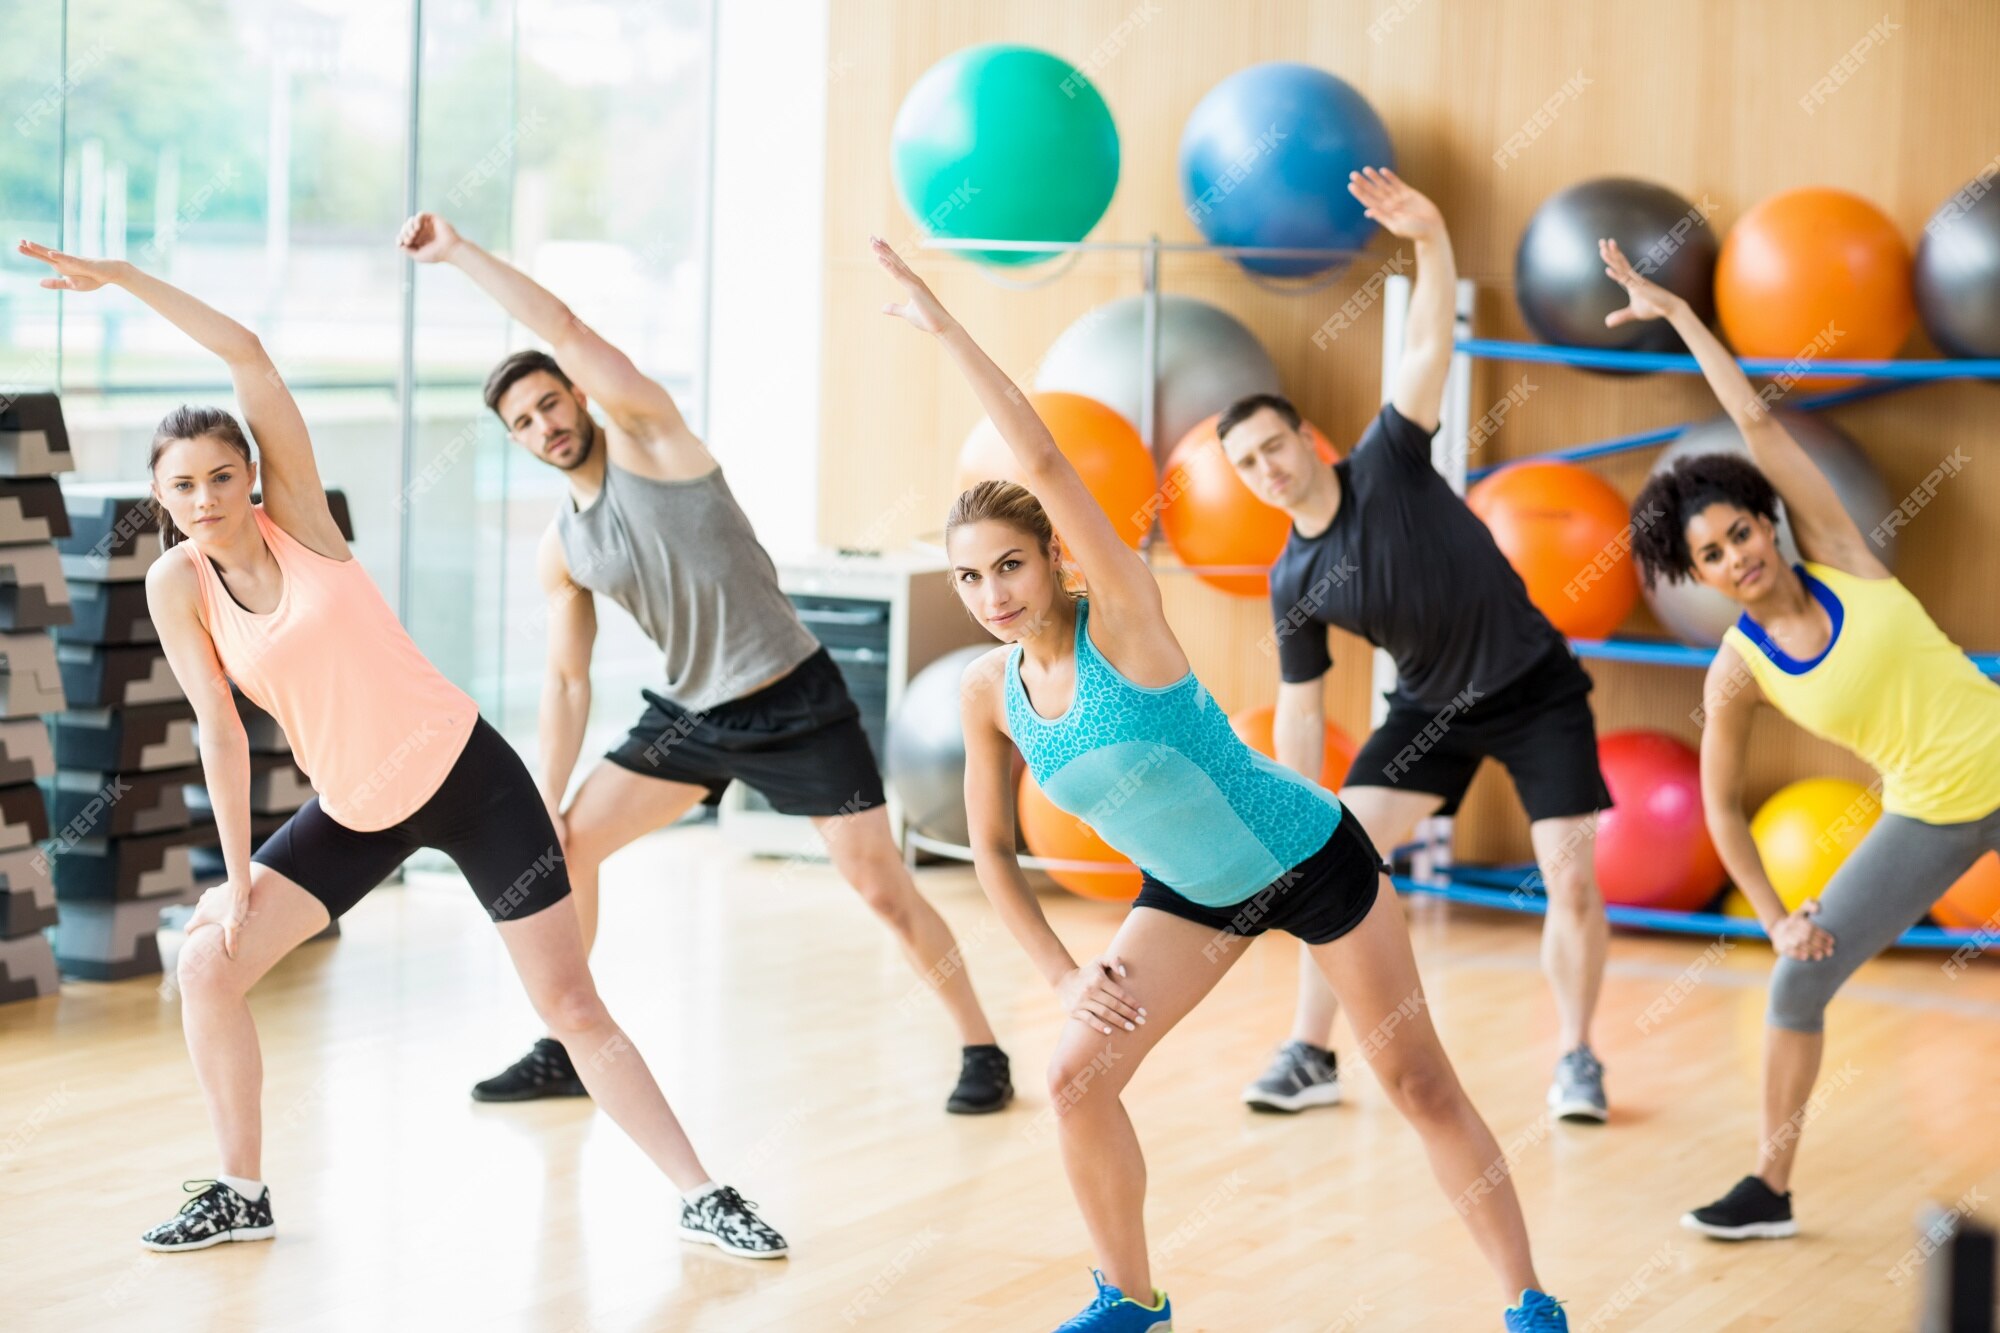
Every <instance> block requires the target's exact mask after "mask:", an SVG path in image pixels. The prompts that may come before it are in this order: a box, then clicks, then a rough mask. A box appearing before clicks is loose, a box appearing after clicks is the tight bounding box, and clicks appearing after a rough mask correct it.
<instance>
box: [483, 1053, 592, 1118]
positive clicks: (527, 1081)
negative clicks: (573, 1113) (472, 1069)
mask: <svg viewBox="0 0 2000 1333" xmlns="http://www.w3.org/2000/svg"><path fill="white" fill-rule="evenodd" d="M589 1095H590V1094H589V1093H588V1092H586V1091H584V1087H583V1080H582V1079H580V1078H578V1077H577V1076H576V1066H575V1065H573V1064H571V1063H570V1062H569V1052H568V1051H566V1050H564V1049H563V1044H562V1043H561V1042H559V1041H557V1040H556V1039H555V1038H554V1037H543V1038H542V1039H541V1040H540V1041H538V1042H536V1043H535V1044H534V1045H533V1046H532V1047H530V1048H529V1050H528V1053H527V1054H526V1055H524V1056H522V1057H521V1058H520V1059H518V1060H516V1061H515V1062H514V1063H513V1064H512V1065H510V1066H508V1068H507V1069H505V1070H503V1071H502V1072H500V1073H498V1074H495V1075H494V1076H493V1077H492V1078H489V1079H487V1080H486V1081H485V1082H484V1083H475V1084H473V1085H472V1100H474V1101H476V1102H531V1101H533V1100H535V1099H536V1098H537V1097H588V1096H589Z"/></svg>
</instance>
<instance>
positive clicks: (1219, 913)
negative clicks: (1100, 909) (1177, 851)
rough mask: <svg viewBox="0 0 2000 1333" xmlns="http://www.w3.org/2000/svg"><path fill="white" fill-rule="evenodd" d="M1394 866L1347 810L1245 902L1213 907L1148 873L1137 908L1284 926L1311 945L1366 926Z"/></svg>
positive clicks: (1235, 924) (1222, 927)
mask: <svg viewBox="0 0 2000 1333" xmlns="http://www.w3.org/2000/svg"><path fill="white" fill-rule="evenodd" d="M1388 868H1389V867H1388V866H1386V865H1384V864H1383V863H1382V856H1381V854H1380V853H1379V852H1377V851H1376V850H1375V844H1374V843H1372V842H1370V841H1369V840H1368V831H1367V830H1366V829H1364V828H1362V827H1361V821H1360V820H1358V819H1356V818H1355V817H1354V816H1353V815H1352V814H1349V813H1348V812H1346V811H1342V812H1341V816H1340V823H1338V824H1336V825H1335V826H1334V829H1333V833H1332V834H1331V835H1330V836H1329V837H1328V838H1327V840H1326V842H1325V843H1324V844H1322V845H1321V847H1320V849H1319V850H1318V851H1316V852H1314V853H1313V854H1312V855H1311V856H1308V857H1307V858H1306V859H1305V860H1303V861H1301V862H1299V863H1298V864H1297V865H1295V866H1293V867H1292V868H1291V869H1290V870H1288V871H1286V872H1285V873H1284V874H1282V875H1280V876H1278V878H1276V879H1274V880H1272V881H1271V882H1270V883H1269V884H1267V885H1265V886H1264V887H1263V888H1261V889H1259V890H1258V891H1257V892H1256V893H1253V894H1251V895H1250V896H1249V897H1248V898H1246V899H1244V900H1243V901H1242V902H1240V903H1236V904H1234V905H1232V906H1229V907H1207V906H1204V905H1203V904H1201V903H1198V902H1195V901H1193V900H1192V899H1189V898H1184V897H1182V896H1181V895H1180V894H1178V893H1176V892H1174V890H1172V889H1170V888H1168V887H1167V886H1166V885H1165V884H1162V883H1161V882H1160V881H1159V880H1157V879H1154V878H1153V877H1152V876H1151V875H1144V874H1142V875H1141V876H1140V880H1139V896H1138V897H1137V898H1136V899H1134V900H1133V902H1132V906H1134V907H1150V908H1152V909H1153V910H1154V911H1156V912H1165V913H1167V914H1168V915H1169V916H1177V917H1180V918H1182V919H1183V920H1187V921H1193V922H1196V923H1197V924H1199V925H1204V926H1209V927H1211V928H1213V929H1215V930H1218V931H1221V932H1223V933H1224V934H1227V935H1243V936H1246V937H1248V936H1255V935H1262V934H1263V933H1264V932H1265V931H1267V930H1282V931H1284V932H1285V933H1286V934H1288V935H1296V936H1297V937H1298V938H1299V939H1302V940H1304V941H1305V942H1306V943H1307V944H1325V943H1326V942H1327V941H1329V940H1337V939H1339V938H1340V937H1341V936H1342V935H1345V934H1346V933H1347V932H1348V931H1350V930H1353V929H1354V928H1355V927H1356V926H1358V925H1360V924H1361V920H1362V918H1363V917H1365V916H1367V915H1368V909H1369V908H1371V907H1373V906H1374V905H1375V894H1376V891H1377V889H1379V888H1380V887H1381V883H1382V874H1383V872H1385V871H1387V870H1388Z"/></svg>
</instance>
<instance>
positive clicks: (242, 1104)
mask: <svg viewBox="0 0 2000 1333" xmlns="http://www.w3.org/2000/svg"><path fill="white" fill-rule="evenodd" d="M327 920H328V917H327V912H326V908H325V907H324V906H323V905H322V904H321V903H320V901H319V899H317V898H315V897H313V896H312V895H311V894H310V893H307V892H306V891H305V890H304V889H302V888H300V887H299V886H298V885H297V884H295V883H293V882H292V881H291V880H289V879H287V878H285V876H283V875H280V874H279V873H278V872H277V871H275V870H272V869H271V868H270V867H269V866H264V865H259V864H257V863H255V862H252V863H251V866H250V916H249V919H248V920H247V921H246V922H245V923H244V925H243V928H242V929H241V930H239V931H237V932H236V956H235V957H234V958H231V957H230V956H229V955H227V954H225V953H224V952H223V951H222V928H221V927H220V926H215V925H203V926H200V927H198V928H197V929H195V930H194V931H193V932H192V933H191V934H190V935H189V936H188V937H187V941H186V943H184V944H183V945H182V946H181V955H180V958H179V959H178V960H177V963H176V966H175V980H176V982H177V984H178V986H179V988H180V995H181V1030H182V1031H183V1032H185V1033H186V1034H187V1044H188V1057H189V1058H190V1059H191V1060H193V1062H194V1072H195V1077H196V1078H197V1079H198V1080H199V1081H200V1083H201V1095H202V1100H203V1101H205V1102H206V1103H207V1105H208V1123H209V1126H210V1127H211V1128H212V1129H213V1130H214V1132H215V1142H216V1146H217V1147H218V1148H219V1149H220V1150H221V1153H222V1174H224V1175H226V1176H242V1177H244V1178H245V1179H249V1180H261V1179H263V1175H264V1172H263V1146H264V1143H263V1139H264V1118H263V1093H264V1055H263V1052H262V1050H261V1049H260V1048H259V1046H258V1044H257V1025H256V1023H255V1022H254V1021H253V1020H252V1019H251V1017H250V1001H249V993H250V988H251V987H252V986H254V985H256V984H257V982H258V981H259V980H260V979H261V978H262V977H263V975H264V974H265V973H266V972H268V971H270V970H271V967H272V965H273V964H275V963H276V962H277V961H278V960H279V959H280V958H283V957H284V956H285V955H286V954H288V953H290V952H291V951H292V950H293V949H295V948H297V947H298V946H299V945H300V944H301V943H303V942H304V941H306V940H309V939H311V938H312V937H313V936H314V935H317V934H319V932H320V931H322V930H325V929H326V923H327Z"/></svg>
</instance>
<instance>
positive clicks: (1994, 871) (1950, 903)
mask: <svg viewBox="0 0 2000 1333" xmlns="http://www.w3.org/2000/svg"><path fill="white" fill-rule="evenodd" d="M1931 915H1932V916H1934V917H1936V918H1937V919H1938V924H1940V925H1944V926H1949V927H1951V928H1952V929H1953V930H1984V931H1988V932H2000V855H1996V854H1995V853H1993V852H1988V853H1986V855H1984V856H1982V857H1980V858H1979V859H1978V860H1977V861H1974V862H1973V863H1972V869H1970V870H1968V871H1966V872H1965V873H1964V874H1963V875H1960V876H1959V877H1958V882H1957V883H1955V884H1953V885H1952V886H1951V887H1950V888H1949V889H1946V890H1945V893H1944V897H1942V898H1940V899H1938V901H1937V905H1936V906H1934V907H1932V908H1931ZM1986 947H1987V948H1989V949H1990V948H1995V947H2000V939H1995V940H1993V941H1990V942H1988V944H1987V946H1986Z"/></svg>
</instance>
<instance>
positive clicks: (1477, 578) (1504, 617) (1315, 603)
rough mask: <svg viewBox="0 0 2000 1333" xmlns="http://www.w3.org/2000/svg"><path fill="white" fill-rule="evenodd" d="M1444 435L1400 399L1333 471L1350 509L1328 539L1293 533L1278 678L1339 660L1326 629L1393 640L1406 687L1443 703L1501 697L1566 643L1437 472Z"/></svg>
mask: <svg viewBox="0 0 2000 1333" xmlns="http://www.w3.org/2000/svg"><path fill="white" fill-rule="evenodd" d="M1430 436H1431V433H1430V432H1428V431H1425V430H1424V429H1423V428H1422V427H1421V426H1417V425H1415V424H1413V423H1412V422H1411V421H1410V420H1409V419H1408V418H1406V417H1404V416H1403V414H1402V413H1400V412H1398V411H1397V410H1396V409H1395V407H1394V406H1393V405H1391V404H1387V403H1385V404H1383V406H1382V411H1381V413H1380V414H1379V415H1378V416H1377V417H1376V418H1375V420H1374V421H1372V422H1370V423H1369V426H1368V429H1367V430H1366V431H1364V432H1362V435H1361V442H1360V443H1359V444H1357V445H1355V446H1354V450H1353V452H1352V453H1350V454H1349V455H1348V456H1347V457H1346V458H1343V459H1341V460H1340V461H1339V462H1337V463H1335V464H1334V465H1333V469H1334V472H1335V474H1336V475H1337V476H1338V477H1339V478H1340V497H1341V498H1340V509H1339V510H1338V511H1337V512H1336V513H1335V514H1334V516H1333V522H1332V523H1331V524H1329V525H1328V526H1327V529H1326V531H1325V532H1322V533H1321V534H1320V535H1319V536H1317V537H1301V536H1300V535H1299V532H1298V529H1297V528H1293V529H1292V535H1291V538H1290V539H1289V540H1288V541H1287V542H1286V543H1285V549H1284V552H1283V553H1282V554H1281V555H1279V557H1278V562H1277V563H1276V564H1275V565H1273V566H1271V615H1272V619H1273V621H1274V622H1275V625H1276V630H1275V633H1276V637H1277V641H1278V669H1279V673H1280V674H1281V675H1282V676H1283V677H1284V679H1285V680H1286V681H1289V682H1302V681H1310V680H1317V679H1319V678H1320V677H1321V676H1323V675H1325V674H1326V673H1327V671H1328V670H1329V669H1331V668H1332V666H1333V656H1332V654H1330V653H1329V652H1328V651H1327V646H1326V626H1328V625H1338V626H1340V628H1342V629H1344V630H1347V631H1349V632H1350V633H1353V634H1358V635H1360V636H1361V637H1362V638H1364V639H1366V640H1368V642H1370V643H1372V644H1374V645H1375V646H1377V647H1378V648H1385V649H1387V650H1388V652H1389V655H1390V656H1391V657H1392V658H1394V659H1395V662H1396V676H1397V689H1398V692H1399V693H1400V694H1402V695H1403V696H1404V697H1405V698H1407V699H1409V700H1411V701H1413V702H1415V703H1418V704H1421V705H1425V706H1434V707H1442V706H1443V705H1444V704H1445V703H1447V702H1448V701H1449V700H1451V699H1452V698H1453V697H1454V696H1455V695H1457V694H1458V693H1459V692H1460V691H1462V690H1464V689H1466V688H1467V687H1470V688H1472V689H1474V690H1476V691H1478V692H1479V694H1480V695H1486V694H1491V693H1493V692H1494V691H1496V690H1499V689H1501V688H1503V687H1504V686H1506V685H1509V684H1511V683H1513V682H1514V681H1515V680H1517V679H1519V678H1520V676H1521V675H1522V674H1523V673H1525V672H1526V671H1527V670H1528V668H1529V667H1531V666H1533V665H1534V664H1535V663H1536V662H1537V661H1539V660H1540V659H1541V657H1542V656H1543V654H1545V653H1547V652H1548V651H1549V650H1550V649H1551V648H1553V647H1555V646H1556V645H1557V644H1560V643H1561V642H1562V636H1561V635H1560V634H1558V633H1557V632H1556V628H1555V626H1553V625H1551V624H1550V623H1549V622H1548V618H1547V617H1545V616H1544V615H1542V613H1541V612H1540V611H1537V610H1536V609H1535V605H1534V603H1533V602H1531V601H1529V600H1528V590H1527V588H1526V586H1525V585H1523V584H1522V582H1521V576H1520V575H1519V574H1516V573H1515V572H1514V567H1513V566H1512V565H1510V564H1508V563H1507V557H1506V556H1504V555H1502V554H1501V553H1500V548H1499V547H1498V546H1497V545H1495V544H1494V541H1493V534H1492V533H1490V532H1489V531H1487V528H1486V525H1485V524H1484V523H1482V522H1480V520H1479V516H1478V515H1476V514H1474V513H1473V512H1472V511H1471V510H1470V509H1468V508H1467V507H1466V504H1465V501H1464V500H1463V499H1461V498H1459V496H1458V494H1457V492H1455V491H1453V490H1452V489H1451V486H1450V484H1449V483H1447V482H1446V481H1445V479H1444V478H1443V477H1442V476H1440V475H1439V474H1438V471H1437V469H1436V468H1434V467H1432V466H1431V445H1430Z"/></svg>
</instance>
